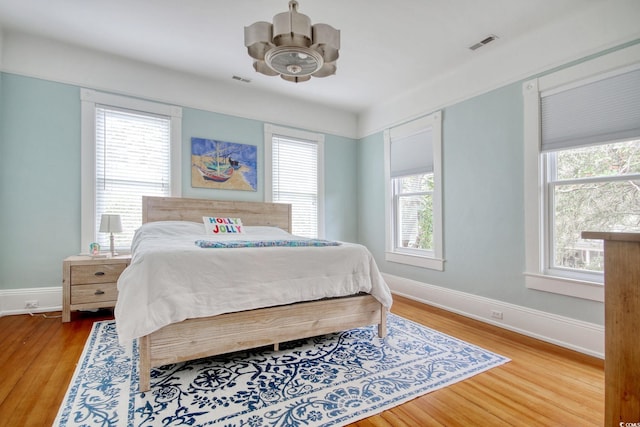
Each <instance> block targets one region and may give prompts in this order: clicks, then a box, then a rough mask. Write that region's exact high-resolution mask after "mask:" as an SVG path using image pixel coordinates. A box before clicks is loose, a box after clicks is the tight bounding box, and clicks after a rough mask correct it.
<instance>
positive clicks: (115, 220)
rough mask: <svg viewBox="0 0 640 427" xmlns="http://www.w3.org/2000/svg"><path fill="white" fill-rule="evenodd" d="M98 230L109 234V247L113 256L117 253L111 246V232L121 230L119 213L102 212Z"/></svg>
mask: <svg viewBox="0 0 640 427" xmlns="http://www.w3.org/2000/svg"><path fill="white" fill-rule="evenodd" d="M100 232H101V233H109V234H110V240H109V243H110V245H109V249H110V250H111V256H112V257H113V256H116V255H118V254H117V253H116V252H115V250H114V247H113V233H121V232H122V222H121V221H120V215H116V214H102V218H101V219H100Z"/></svg>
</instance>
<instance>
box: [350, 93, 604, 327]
mask: <svg viewBox="0 0 640 427" xmlns="http://www.w3.org/2000/svg"><path fill="white" fill-rule="evenodd" d="M522 106H523V102H522V90H521V83H516V84H511V85H508V86H505V87H503V88H500V89H498V90H494V91H492V92H490V93H487V94H484V95H481V96H478V97H475V98H473V99H470V100H468V101H465V102H461V103H458V104H455V105H453V106H450V107H448V108H445V109H444V110H443V122H442V125H443V208H444V215H443V217H444V258H445V259H446V263H445V270H444V272H438V271H433V270H427V269H422V268H418V267H411V266H406V265H403V264H397V263H392V262H387V261H384V244H385V241H384V225H385V219H384V204H385V200H384V194H383V192H382V191H380V189H381V188H383V185H384V177H383V166H384V155H383V146H384V144H383V136H382V134H381V133H379V134H376V135H372V136H370V137H368V138H366V139H363V140H360V141H359V146H358V191H359V197H358V211H359V221H360V223H359V225H360V226H359V235H358V236H359V238H360V241H361V242H363V243H364V244H366V245H367V246H368V247H369V249H370V250H371V251H372V253H373V254H374V256H375V258H376V261H377V262H378V265H379V267H380V269H381V270H382V271H384V272H387V273H390V274H394V275H397V276H401V277H406V278H410V279H413V280H417V281H420V282H423V283H428V284H432V285H436V286H442V287H445V288H448V289H453V290H457V291H461V292H466V293H470V294H475V295H480V296H483V297H487V298H492V299H496V300H500V301H504V302H508V303H512V304H516V305H520V306H524V307H530V308H533V309H538V310H543V311H547V312H552V313H556V314H559V315H564V316H569V317H572V318H576V319H581V320H585V321H589V322H594V323H600V324H602V323H603V306H602V304H601V303H597V302H593V301H587V300H581V299H577V298H571V297H565V296H561V295H556V294H550V293H545V292H539V291H534V290H528V289H527V288H526V287H525V283H524V276H523V274H522V273H523V271H524V257H525V254H524V196H523V187H524V183H523V182H524V181H523V180H524V175H523V164H524V160H523V156H524V141H523V135H524V130H523V107H522Z"/></svg>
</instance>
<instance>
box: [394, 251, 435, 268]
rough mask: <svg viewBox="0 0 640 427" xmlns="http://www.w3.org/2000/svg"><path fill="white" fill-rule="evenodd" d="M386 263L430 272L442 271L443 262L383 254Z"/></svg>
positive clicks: (421, 257) (412, 256) (403, 255)
mask: <svg viewBox="0 0 640 427" xmlns="http://www.w3.org/2000/svg"><path fill="white" fill-rule="evenodd" d="M384 259H385V260H386V261H390V262H395V263H398V264H407V265H413V266H414V267H422V268H428V269H430V270H437V271H444V260H443V259H440V258H431V257H425V256H417V255H408V254H400V253H397V252H385V254H384Z"/></svg>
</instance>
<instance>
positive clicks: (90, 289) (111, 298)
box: [71, 282, 118, 304]
mask: <svg viewBox="0 0 640 427" xmlns="http://www.w3.org/2000/svg"><path fill="white" fill-rule="evenodd" d="M117 298H118V288H117V286H116V283H114V282H112V283H95V284H90V285H75V286H72V287H71V304H92V303H96V302H111V303H112V304H115V301H116V299H117Z"/></svg>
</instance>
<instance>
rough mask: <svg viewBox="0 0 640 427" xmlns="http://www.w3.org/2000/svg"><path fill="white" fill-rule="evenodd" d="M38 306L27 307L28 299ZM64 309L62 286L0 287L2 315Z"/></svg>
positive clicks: (0, 313)
mask: <svg viewBox="0 0 640 427" xmlns="http://www.w3.org/2000/svg"><path fill="white" fill-rule="evenodd" d="M34 300H35V301H37V302H38V307H36V308H27V307H26V305H25V303H26V301H34ZM59 310H62V286H51V287H44V288H27V289H4V290H3V289H0V316H7V315H11V314H27V313H44V312H48V311H59Z"/></svg>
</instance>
